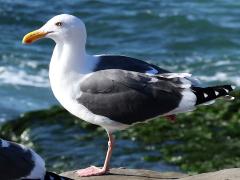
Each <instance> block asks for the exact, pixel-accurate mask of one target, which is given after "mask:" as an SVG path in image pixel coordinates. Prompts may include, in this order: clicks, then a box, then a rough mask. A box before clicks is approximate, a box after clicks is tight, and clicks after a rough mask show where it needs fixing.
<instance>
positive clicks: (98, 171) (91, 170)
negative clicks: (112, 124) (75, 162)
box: [76, 132, 114, 177]
mask: <svg viewBox="0 0 240 180" xmlns="http://www.w3.org/2000/svg"><path fill="white" fill-rule="evenodd" d="M107 133H108V132H107ZM108 138H109V140H108V150H107V155H106V159H105V162H104V166H103V167H102V168H98V167H95V166H90V167H88V168H86V169H80V170H78V171H77V172H76V173H77V174H78V175H79V176H81V177H87V176H99V175H103V174H106V172H107V171H108V170H109V164H110V159H111V156H112V149H113V144H114V138H113V135H112V134H111V133H108Z"/></svg>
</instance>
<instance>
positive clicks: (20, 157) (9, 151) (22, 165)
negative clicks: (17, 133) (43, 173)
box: [0, 139, 34, 180]
mask: <svg viewBox="0 0 240 180" xmlns="http://www.w3.org/2000/svg"><path fill="white" fill-rule="evenodd" d="M33 168H34V161H33V160H32V153H31V151H30V150H29V149H24V148H23V147H22V146H20V145H18V144H16V143H12V142H8V141H4V140H1V139H0V172H1V173H0V179H6V180H15V179H20V178H22V177H26V176H28V175H29V174H30V173H31V171H32V169H33Z"/></svg>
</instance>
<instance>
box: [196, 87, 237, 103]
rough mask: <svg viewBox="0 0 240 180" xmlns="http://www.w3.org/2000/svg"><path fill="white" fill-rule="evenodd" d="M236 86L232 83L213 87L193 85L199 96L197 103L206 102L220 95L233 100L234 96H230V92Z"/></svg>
mask: <svg viewBox="0 0 240 180" xmlns="http://www.w3.org/2000/svg"><path fill="white" fill-rule="evenodd" d="M235 88H236V87H235V86H232V85H222V86H213V87H205V88H202V87H192V91H193V92H194V94H195V95H196V96H197V102H196V105H199V104H204V103H207V102H209V101H212V100H214V99H217V98H219V97H226V99H229V100H233V99H234V97H232V96H230V95H229V93H230V92H231V91H233V90H234V89H235Z"/></svg>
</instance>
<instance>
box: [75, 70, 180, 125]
mask: <svg viewBox="0 0 240 180" xmlns="http://www.w3.org/2000/svg"><path fill="white" fill-rule="evenodd" d="M181 85H182V82H181V81H179V79H178V78H166V77H164V76H163V75H162V76H148V75H146V74H142V73H136V72H131V71H124V70H118V69H110V70H102V71H97V72H94V73H92V75H90V76H89V77H87V78H86V79H84V81H82V82H81V85H80V87H81V96H80V97H78V99H77V101H78V102H79V103H80V104H82V105H84V106H85V107H87V108H88V109H89V110H90V111H91V112H92V113H94V114H97V115H102V116H105V117H108V118H110V119H112V120H114V121H117V122H120V123H123V124H133V123H136V122H141V121H145V120H147V119H150V118H154V117H156V116H159V115H162V114H164V113H167V112H169V111H171V110H173V109H175V108H176V107H178V105H179V103H180V101H181V98H182V94H181V92H182V89H183V88H182V87H181Z"/></svg>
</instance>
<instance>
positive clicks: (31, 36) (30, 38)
mask: <svg viewBox="0 0 240 180" xmlns="http://www.w3.org/2000/svg"><path fill="white" fill-rule="evenodd" d="M47 34H48V32H44V31H41V30H35V31H32V32H30V33H28V34H26V35H25V36H24V37H23V40H22V43H23V44H31V43H33V42H34V41H37V40H38V39H41V38H43V37H45V36H46V35H47Z"/></svg>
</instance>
